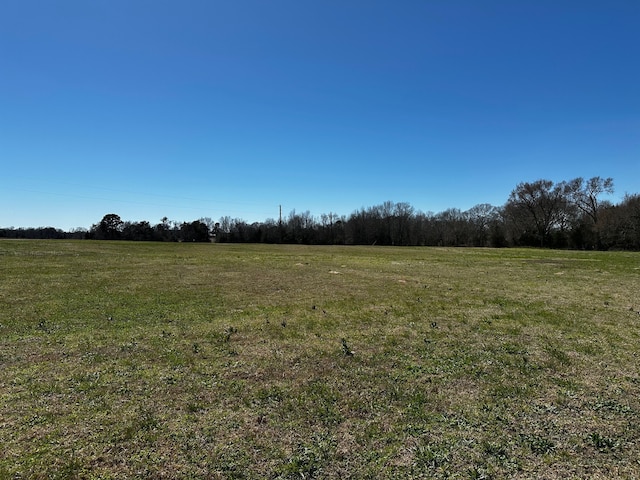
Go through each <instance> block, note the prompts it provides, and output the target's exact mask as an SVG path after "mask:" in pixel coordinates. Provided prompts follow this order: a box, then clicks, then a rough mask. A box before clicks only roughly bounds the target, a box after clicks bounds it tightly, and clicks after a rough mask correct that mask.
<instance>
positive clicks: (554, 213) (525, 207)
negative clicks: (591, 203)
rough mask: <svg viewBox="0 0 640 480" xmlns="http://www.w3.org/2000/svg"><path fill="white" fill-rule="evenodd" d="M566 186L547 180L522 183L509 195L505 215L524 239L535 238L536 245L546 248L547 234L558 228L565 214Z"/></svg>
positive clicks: (547, 242)
mask: <svg viewBox="0 0 640 480" xmlns="http://www.w3.org/2000/svg"><path fill="white" fill-rule="evenodd" d="M565 189H566V183H565V182H561V183H557V184H555V185H554V183H553V182H552V181H551V180H536V181H535V182H532V183H529V182H523V183H520V184H518V185H517V186H516V188H515V189H514V190H513V191H512V192H511V195H510V196H509V200H508V201H507V205H506V206H505V212H506V213H507V215H508V216H509V217H510V219H511V220H512V222H513V223H514V224H515V225H518V226H519V227H520V228H521V229H522V233H523V235H524V236H525V237H526V236H527V235H528V236H533V237H535V238H537V240H538V241H539V243H540V246H542V247H545V246H548V245H549V240H550V234H551V232H552V231H553V230H554V229H556V228H557V229H561V227H562V225H563V223H564V220H565V213H566V204H567V201H566V196H565Z"/></svg>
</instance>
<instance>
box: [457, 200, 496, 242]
mask: <svg viewBox="0 0 640 480" xmlns="http://www.w3.org/2000/svg"><path fill="white" fill-rule="evenodd" d="M464 215H465V217H466V219H467V221H468V222H469V227H470V233H471V243H472V245H474V246H476V247H485V246H488V245H490V244H492V243H494V242H496V241H497V238H496V236H495V235H496V233H497V226H498V223H499V222H500V209H498V208H497V207H494V206H493V205H490V204H488V203H481V204H478V205H475V206H473V207H471V208H470V209H469V210H467V211H466V212H464Z"/></svg>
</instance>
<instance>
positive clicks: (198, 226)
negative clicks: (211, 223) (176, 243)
mask: <svg viewBox="0 0 640 480" xmlns="http://www.w3.org/2000/svg"><path fill="white" fill-rule="evenodd" d="M180 237H181V239H182V241H183V242H209V241H210V237H209V228H208V227H207V225H206V224H205V223H203V222H201V221H199V220H196V221H194V222H191V223H186V222H185V223H183V224H182V225H181V227H180Z"/></svg>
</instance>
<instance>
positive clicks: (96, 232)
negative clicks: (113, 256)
mask: <svg viewBox="0 0 640 480" xmlns="http://www.w3.org/2000/svg"><path fill="white" fill-rule="evenodd" d="M123 225H124V222H123V221H122V219H121V218H120V216H119V215H116V214H115V213H109V214H107V215H105V216H104V217H102V220H100V223H98V225H94V226H93V227H92V229H91V233H92V238H95V239H96V240H118V239H120V238H121V233H122V227H123Z"/></svg>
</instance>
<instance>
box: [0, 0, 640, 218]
mask: <svg viewBox="0 0 640 480" xmlns="http://www.w3.org/2000/svg"><path fill="white" fill-rule="evenodd" d="M0 165H1V167H2V173H1V175H0V205H1V207H0V226H3V227H9V226H15V227H28V226H33V227H37V226H54V227H58V228H63V229H71V228H74V227H85V228H87V227H90V226H91V224H93V223H97V222H98V221H99V220H100V219H101V218H102V217H103V216H104V215H105V214H107V213H117V214H118V215H120V216H121V217H122V219H123V220H132V221H139V220H148V221H150V222H151V223H152V224H155V223H158V222H159V221H160V219H161V218H162V217H164V216H167V217H169V219H172V220H177V221H192V220H196V219H198V218H201V217H211V218H213V219H218V218H220V217H221V216H226V215H229V216H231V217H234V218H235V217H239V218H243V219H244V220H246V221H249V222H252V221H264V220H265V219H267V218H277V216H278V206H279V205H282V210H283V214H284V215H287V214H288V213H289V212H290V211H291V210H293V209H296V211H298V212H300V211H306V210H309V211H310V212H311V213H312V214H313V215H316V216H319V215H320V214H322V213H329V212H334V213H338V214H341V215H342V214H344V215H348V214H350V213H351V212H353V211H354V210H356V209H358V208H360V207H369V206H373V205H378V204H380V203H382V202H384V201H386V200H391V201H394V202H409V203H410V204H411V205H412V206H413V207H415V208H416V209H417V210H422V211H424V212H428V211H432V212H439V211H442V210H445V209H447V208H451V207H455V208H460V209H462V210H466V209H468V208H470V207H472V206H473V205H475V204H478V203H491V204H493V205H503V204H504V203H505V202H506V200H507V198H508V196H509V193H510V192H511V190H512V189H513V188H514V187H515V186H516V184H517V183H519V182H522V181H534V180H537V179H540V178H546V179H550V180H554V181H561V180H570V179H572V178H575V177H579V176H581V177H585V178H589V177H592V176H596V175H599V176H602V177H613V178H614V181H615V188H616V194H615V196H614V197H612V198H611V200H613V201H619V199H620V198H621V197H622V196H623V195H624V194H625V193H640V2H639V1H638V0H606V1H604V0H598V1H590V0H580V1H577V0H576V1H571V0H563V1H559V0H530V1H529V0H527V1H525V0H522V1H520V0H403V1H391V0H389V1H379V0H352V1H350V0H317V1H311V0H310V1H303V0H228V1H217V0H180V1H178V0H175V1H168V0H91V1H87V0H51V1H37V0H3V1H2V2H0Z"/></svg>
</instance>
